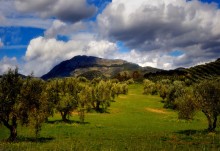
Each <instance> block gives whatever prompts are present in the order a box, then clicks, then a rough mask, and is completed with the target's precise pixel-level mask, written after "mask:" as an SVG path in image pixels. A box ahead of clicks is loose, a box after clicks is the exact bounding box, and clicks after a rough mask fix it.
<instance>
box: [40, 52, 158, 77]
mask: <svg viewBox="0 0 220 151" xmlns="http://www.w3.org/2000/svg"><path fill="white" fill-rule="evenodd" d="M125 70H128V71H134V70H141V71H143V72H151V71H152V72H155V71H160V70H161V69H157V68H152V67H141V66H139V65H137V64H135V63H130V62H127V61H125V60H121V59H103V58H99V57H94V56H85V55H82V56H75V57H73V58H71V59H69V60H65V61H63V62H61V63H59V64H58V65H56V66H55V67H54V68H52V69H51V70H50V71H49V72H48V73H47V74H45V75H43V76H42V77H41V78H42V79H44V80H47V79H51V78H57V77H69V76H79V75H81V74H85V73H86V72H91V71H100V72H101V73H102V74H103V76H105V77H108V78H111V77H113V76H114V75H115V74H117V73H119V72H121V71H125ZM148 70H149V71H148ZM99 75H100V73H99Z"/></svg>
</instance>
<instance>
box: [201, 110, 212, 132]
mask: <svg viewBox="0 0 220 151" xmlns="http://www.w3.org/2000/svg"><path fill="white" fill-rule="evenodd" d="M202 112H203V113H204V114H205V116H206V118H207V120H208V131H213V123H212V119H211V117H210V115H209V114H208V113H207V112H206V111H202Z"/></svg>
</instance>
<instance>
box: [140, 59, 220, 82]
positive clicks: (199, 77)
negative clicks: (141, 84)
mask: <svg viewBox="0 0 220 151" xmlns="http://www.w3.org/2000/svg"><path fill="white" fill-rule="evenodd" d="M219 76H220V59H217V60H216V61H214V62H210V63H206V64H203V65H198V66H195V67H191V68H187V69H184V68H179V69H175V70H169V71H157V72H155V73H147V74H145V75H144V77H145V78H146V79H149V80H151V81H154V82H156V81H161V80H163V79H169V80H172V81H175V80H178V81H187V82H191V83H194V82H199V81H203V80H206V79H209V80H211V79H215V78H216V77H219Z"/></svg>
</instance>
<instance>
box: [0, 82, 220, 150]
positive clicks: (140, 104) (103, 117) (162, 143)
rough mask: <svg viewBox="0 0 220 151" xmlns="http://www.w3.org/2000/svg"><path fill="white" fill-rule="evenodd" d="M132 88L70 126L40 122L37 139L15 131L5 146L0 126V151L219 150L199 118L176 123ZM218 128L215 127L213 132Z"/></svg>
mask: <svg viewBox="0 0 220 151" xmlns="http://www.w3.org/2000/svg"><path fill="white" fill-rule="evenodd" d="M142 91H143V87H142V86H141V85H138V84H134V85H131V86H130V87H129V94H128V95H121V96H119V97H118V98H117V99H116V102H113V103H112V106H111V107H110V109H109V113H105V114H100V113H89V114H87V115H86V122H87V123H86V124H79V123H77V122H76V121H78V116H77V115H75V114H74V115H73V116H72V117H71V120H72V121H73V122H72V123H70V124H65V123H62V122H59V120H60V116H59V115H56V116H54V117H53V118H50V122H51V123H49V124H44V125H43V128H42V131H41V138H40V139H39V140H38V141H35V140H34V139H33V138H34V132H33V131H32V130H30V129H29V128H21V127H19V129H18V132H19V139H18V142H17V143H7V142H5V141H3V140H5V139H6V138H7V137H8V135H9V132H8V130H7V129H6V128H4V127H3V126H0V140H1V142H0V151H1V150H30V151H32V150H33V151H38V150H51V151H52V150H53V151H55V150H76V151H81V150H82V151H86V150H92V151H93V150H98V151H99V150H100V151H105V150H106V151H115V150H116V151H123V150H128V151H135V150H137V151H139V150H140V151H141V150H143V151H146V150H147V151H148V150H153V151H155V150H168V151H170V150H199V151H200V150H220V149H219V148H220V134H218V133H217V134H214V133H209V134H207V133H205V132H204V131H203V130H204V129H205V128H206V127H207V122H206V119H205V118H204V116H203V115H202V114H201V113H199V114H198V115H197V116H196V117H195V120H194V121H190V122H187V121H182V120H178V119H177V113H176V112H174V111H172V110H165V109H163V108H162V106H163V104H162V103H161V102H160V101H161V99H160V98H159V97H158V96H147V95H143V94H142ZM217 130H219V129H217Z"/></svg>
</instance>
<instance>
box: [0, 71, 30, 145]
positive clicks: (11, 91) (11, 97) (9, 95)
mask: <svg viewBox="0 0 220 151" xmlns="http://www.w3.org/2000/svg"><path fill="white" fill-rule="evenodd" d="M21 87H22V79H21V78H20V76H19V74H18V69H15V70H12V69H9V70H8V72H7V73H5V74H4V75H3V76H2V78H1V79H0V121H1V123H3V124H4V126H6V127H7V128H8V129H9V130H10V133H11V134H10V137H9V138H8V140H9V141H15V139H16V137H17V122H18V120H19V119H24V117H22V116H23V115H21V114H19V113H20V100H19V95H20V89H21ZM25 120H26V119H25ZM25 120H24V121H25ZM22 122H23V121H22Z"/></svg>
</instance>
